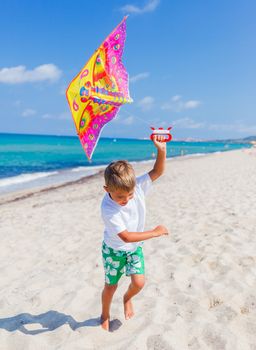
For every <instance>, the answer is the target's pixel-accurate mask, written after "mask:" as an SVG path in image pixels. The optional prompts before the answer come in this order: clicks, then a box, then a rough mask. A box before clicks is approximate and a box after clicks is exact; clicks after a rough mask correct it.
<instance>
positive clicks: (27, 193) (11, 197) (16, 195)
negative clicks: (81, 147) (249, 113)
mask: <svg viewBox="0 0 256 350" xmlns="http://www.w3.org/2000/svg"><path fill="white" fill-rule="evenodd" d="M236 151H237V150H229V151H223V152H219V151H218V152H210V153H195V154H187V155H183V156H175V157H169V158H167V159H166V162H167V163H169V162H173V161H186V160H189V159H199V158H202V157H208V156H212V155H214V154H218V153H224V152H236ZM154 161H155V159H148V160H142V161H138V162H137V161H136V162H133V161H131V162H130V163H131V164H132V165H133V167H134V169H135V171H136V169H140V168H141V167H143V166H145V165H146V166H147V165H150V164H153V163H154ZM106 166H107V164H106V165H102V166H95V167H97V168H98V171H97V172H95V173H92V174H89V175H86V176H82V177H80V178H78V179H76V180H72V181H64V182H61V183H57V184H54V183H53V184H49V185H45V186H43V185H42V186H34V187H31V188H24V189H22V190H14V191H10V192H6V193H0V206H1V205H3V204H6V203H11V202H15V201H18V200H22V199H26V198H28V197H31V196H33V195H35V194H40V193H43V192H48V191H53V190H56V189H61V188H64V187H68V186H72V185H76V184H84V183H86V182H87V181H88V180H90V179H92V178H97V177H102V176H103V173H104V169H105V167H106ZM72 169H75V168H72Z"/></svg>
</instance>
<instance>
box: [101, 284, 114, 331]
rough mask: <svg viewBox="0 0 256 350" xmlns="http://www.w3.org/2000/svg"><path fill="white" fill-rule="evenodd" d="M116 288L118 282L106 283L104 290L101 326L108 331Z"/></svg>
mask: <svg viewBox="0 0 256 350" xmlns="http://www.w3.org/2000/svg"><path fill="white" fill-rule="evenodd" d="M116 289H117V284H112V285H110V284H105V287H104V289H103V291H102V296H101V300H102V313H101V326H102V328H103V329H105V330H107V331H109V318H110V305H111V301H112V298H113V295H114V293H115V291H116Z"/></svg>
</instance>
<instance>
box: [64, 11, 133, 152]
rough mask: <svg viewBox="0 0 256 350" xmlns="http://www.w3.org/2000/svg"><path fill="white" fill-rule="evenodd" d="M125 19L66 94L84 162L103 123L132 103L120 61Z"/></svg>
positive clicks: (95, 143)
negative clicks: (122, 106)
mask: <svg viewBox="0 0 256 350" xmlns="http://www.w3.org/2000/svg"><path fill="white" fill-rule="evenodd" d="M126 18H127V17H124V19H123V20H122V22H121V23H120V24H119V25H118V26H117V27H116V28H115V29H114V30H113V32H112V33H111V34H110V35H109V36H108V37H107V38H106V39H105V40H104V42H103V43H102V44H101V46H100V47H99V48H98V49H97V50H96V51H95V53H94V54H93V55H92V57H91V58H90V59H89V61H88V62H87V63H86V65H85V66H84V67H83V69H82V70H81V72H80V73H79V74H78V75H77V76H76V77H75V78H74V79H73V80H72V81H71V83H70V85H69V86H68V88H67V91H66V97H67V100H68V103H69V107H70V110H71V113H72V116H73V119H74V122H75V125H76V129H77V134H78V137H79V139H80V141H81V144H82V146H83V149H84V151H85V153H86V155H87V157H88V159H91V157H92V154H93V152H94V149H95V147H96V145H97V142H98V140H99V137H100V133H101V131H102V128H103V127H104V126H105V124H106V123H108V122H110V121H111V120H112V119H113V118H114V117H115V116H116V114H117V112H118V111H119V108H120V106H121V105H123V104H125V103H131V102H132V99H131V98H130V96H129V88H128V73H127V72H126V70H125V67H124V65H123V63H122V60H121V59H122V54H123V50H124V43H125V38H126Z"/></svg>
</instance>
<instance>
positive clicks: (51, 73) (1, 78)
mask: <svg viewBox="0 0 256 350" xmlns="http://www.w3.org/2000/svg"><path fill="white" fill-rule="evenodd" d="M61 74H62V72H61V70H60V69H59V68H58V67H57V66H55V65H54V64H52V63H49V64H42V65H41V66H38V67H36V68H34V69H32V70H27V68H26V67H25V66H17V67H11V68H2V69H0V83H6V84H22V83H33V82H38V81H51V82H53V81H56V80H58V79H59V78H60V76H61Z"/></svg>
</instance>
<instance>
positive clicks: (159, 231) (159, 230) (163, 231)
mask: <svg viewBox="0 0 256 350" xmlns="http://www.w3.org/2000/svg"><path fill="white" fill-rule="evenodd" d="M153 232H154V234H155V237H159V236H163V235H168V234H169V232H168V229H167V228H166V227H165V226H163V225H158V226H156V227H155V228H154V229H153Z"/></svg>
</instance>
